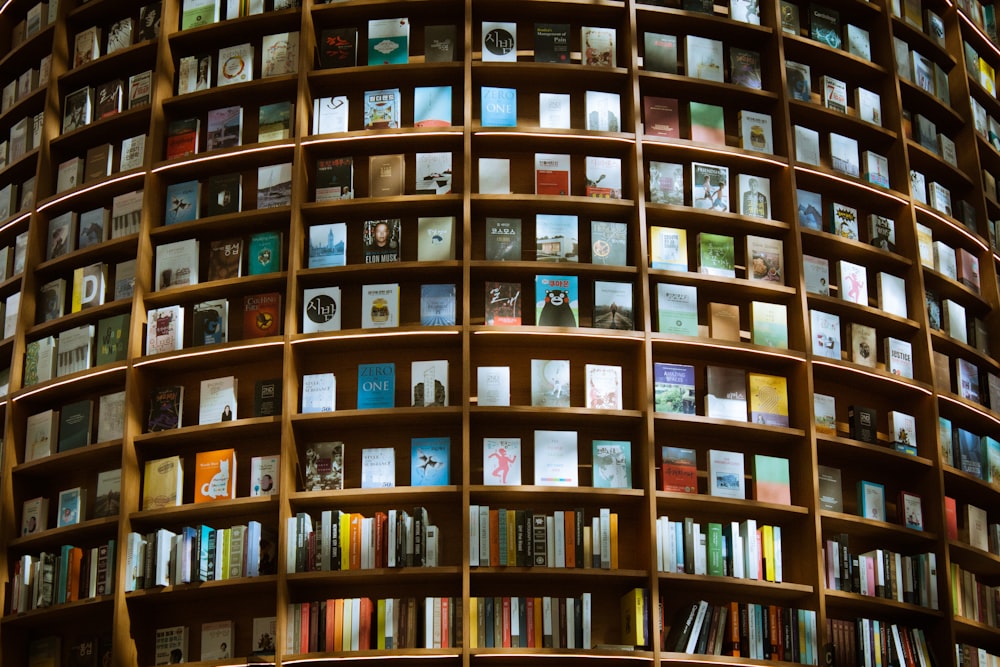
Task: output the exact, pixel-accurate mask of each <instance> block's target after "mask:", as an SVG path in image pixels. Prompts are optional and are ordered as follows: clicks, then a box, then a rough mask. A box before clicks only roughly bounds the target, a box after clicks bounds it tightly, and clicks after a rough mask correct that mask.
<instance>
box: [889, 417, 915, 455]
mask: <svg viewBox="0 0 1000 667" xmlns="http://www.w3.org/2000/svg"><path fill="white" fill-rule="evenodd" d="M889 438H890V440H891V441H892V442H898V443H900V444H902V445H913V446H914V447H915V446H916V445H917V420H916V419H915V418H914V417H913V415H908V414H906V413H905V412H899V411H898V410H890V411H889Z"/></svg>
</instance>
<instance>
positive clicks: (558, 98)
mask: <svg viewBox="0 0 1000 667" xmlns="http://www.w3.org/2000/svg"><path fill="white" fill-rule="evenodd" d="M570 99H571V98H570V95H569V94H568V93H538V127H544V128H551V129H563V130H568V129H570Z"/></svg>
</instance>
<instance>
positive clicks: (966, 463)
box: [957, 428, 983, 479]
mask: <svg viewBox="0 0 1000 667" xmlns="http://www.w3.org/2000/svg"><path fill="white" fill-rule="evenodd" d="M957 430H958V462H959V464H960V467H961V469H962V472H967V473H969V474H970V475H972V476H973V477H978V478H979V479H983V449H982V443H981V441H980V440H979V438H977V437H976V435H975V434H974V433H972V432H971V431H967V430H965V429H964V428H960V429H957Z"/></svg>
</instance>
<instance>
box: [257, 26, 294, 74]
mask: <svg viewBox="0 0 1000 667" xmlns="http://www.w3.org/2000/svg"><path fill="white" fill-rule="evenodd" d="M298 69H299V32H298V31H297V30H295V31H292V32H280V33H277V34H274V35H264V37H263V38H262V39H261V68H260V72H261V78H263V79H267V78H269V77H272V76H282V75H285V74H295V73H296V72H297V71H298Z"/></svg>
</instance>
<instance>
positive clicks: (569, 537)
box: [563, 510, 576, 567]
mask: <svg viewBox="0 0 1000 667" xmlns="http://www.w3.org/2000/svg"><path fill="white" fill-rule="evenodd" d="M563 517H564V518H565V523H566V530H565V533H566V567H576V518H575V516H574V512H573V510H566V511H565V512H563Z"/></svg>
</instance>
